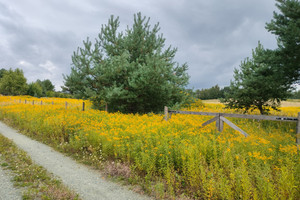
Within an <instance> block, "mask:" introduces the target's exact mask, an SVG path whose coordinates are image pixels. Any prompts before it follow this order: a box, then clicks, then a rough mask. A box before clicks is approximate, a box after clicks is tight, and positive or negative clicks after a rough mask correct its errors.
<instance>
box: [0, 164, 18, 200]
mask: <svg viewBox="0 0 300 200" xmlns="http://www.w3.org/2000/svg"><path fill="white" fill-rule="evenodd" d="M11 180H12V176H11V175H10V174H9V172H8V171H7V170H3V169H2V168H1V167H0V200H19V199H20V200H21V199H22V192H21V190H20V189H16V188H14V186H13V183H12V181H11Z"/></svg>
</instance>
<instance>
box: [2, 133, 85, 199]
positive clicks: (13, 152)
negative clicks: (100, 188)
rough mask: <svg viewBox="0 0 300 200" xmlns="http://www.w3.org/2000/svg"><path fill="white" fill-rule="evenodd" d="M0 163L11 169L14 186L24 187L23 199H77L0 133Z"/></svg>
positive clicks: (76, 196) (3, 166)
mask: <svg viewBox="0 0 300 200" xmlns="http://www.w3.org/2000/svg"><path fill="white" fill-rule="evenodd" d="M0 165H1V167H2V168H4V169H8V170H11V171H12V173H13V176H14V178H13V181H14V185H15V186H16V187H22V188H24V192H23V196H22V198H23V199H47V200H50V199H53V200H54V199H79V197H78V195H77V194H75V193H74V192H73V191H71V190H69V189H68V188H67V187H66V186H64V185H63V184H62V183H61V181H59V180H57V179H55V178H54V177H53V175H52V174H50V173H49V172H47V171H46V170H45V169H44V168H43V167H41V166H39V165H36V164H34V163H33V161H32V160H31V159H30V157H29V156H28V155H27V154H26V153H25V152H24V151H22V150H20V149H18V148H17V147H16V145H15V144H14V143H13V142H12V141H10V140H9V139H7V138H5V137H4V136H2V135H1V134H0Z"/></svg>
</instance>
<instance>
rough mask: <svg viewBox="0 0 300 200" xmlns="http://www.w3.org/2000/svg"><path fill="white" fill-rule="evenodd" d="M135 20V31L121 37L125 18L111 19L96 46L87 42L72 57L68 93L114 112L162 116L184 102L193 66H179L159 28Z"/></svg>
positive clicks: (128, 29) (147, 21)
mask: <svg viewBox="0 0 300 200" xmlns="http://www.w3.org/2000/svg"><path fill="white" fill-rule="evenodd" d="M149 21H150V18H148V19H146V17H142V15H141V13H138V14H136V15H134V23H133V25H132V28H129V27H127V29H126V31H125V32H118V27H119V18H118V17H117V18H115V17H114V16H111V18H110V19H109V21H108V24H107V25H103V26H102V28H101V32H100V34H99V36H98V39H96V41H95V44H94V45H93V46H92V42H91V41H89V39H87V40H86V41H84V42H83V44H84V47H83V48H78V50H77V52H74V54H73V56H72V62H73V67H72V69H71V74H70V75H69V76H64V79H65V87H64V88H63V89H64V91H69V92H70V93H71V94H74V96H75V97H81V98H90V99H91V100H92V101H93V103H94V105H95V106H96V107H97V106H98V107H99V105H100V103H101V102H105V103H107V104H108V108H109V111H121V112H133V113H135V112H141V113H144V112H151V111H152V112H159V111H161V110H162V109H163V106H165V105H166V106H172V105H174V104H176V103H181V102H182V100H183V99H184V98H185V94H184V92H183V91H184V87H185V86H186V85H187V83H188V78H189V77H188V75H187V73H186V70H187V65H186V64H183V65H179V64H178V63H177V62H175V61H174V60H173V59H174V56H175V54H176V51H177V49H176V48H172V47H171V46H170V47H168V48H165V44H164V43H165V39H164V38H163V36H162V34H161V35H159V30H160V28H159V24H156V25H154V27H153V28H151V26H150V24H149Z"/></svg>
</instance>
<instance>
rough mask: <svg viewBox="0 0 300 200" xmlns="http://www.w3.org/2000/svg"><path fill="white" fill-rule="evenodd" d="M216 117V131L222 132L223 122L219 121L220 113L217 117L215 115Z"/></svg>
mask: <svg viewBox="0 0 300 200" xmlns="http://www.w3.org/2000/svg"><path fill="white" fill-rule="evenodd" d="M217 117H218V119H217V121H216V127H217V130H218V131H219V132H222V131H223V125H224V122H223V120H221V118H220V117H221V113H218V115H217Z"/></svg>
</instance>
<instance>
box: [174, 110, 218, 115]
mask: <svg viewBox="0 0 300 200" xmlns="http://www.w3.org/2000/svg"><path fill="white" fill-rule="evenodd" d="M169 113H173V114H185V115H209V116H217V115H218V114H219V113H211V112H191V111H177V110H169Z"/></svg>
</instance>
